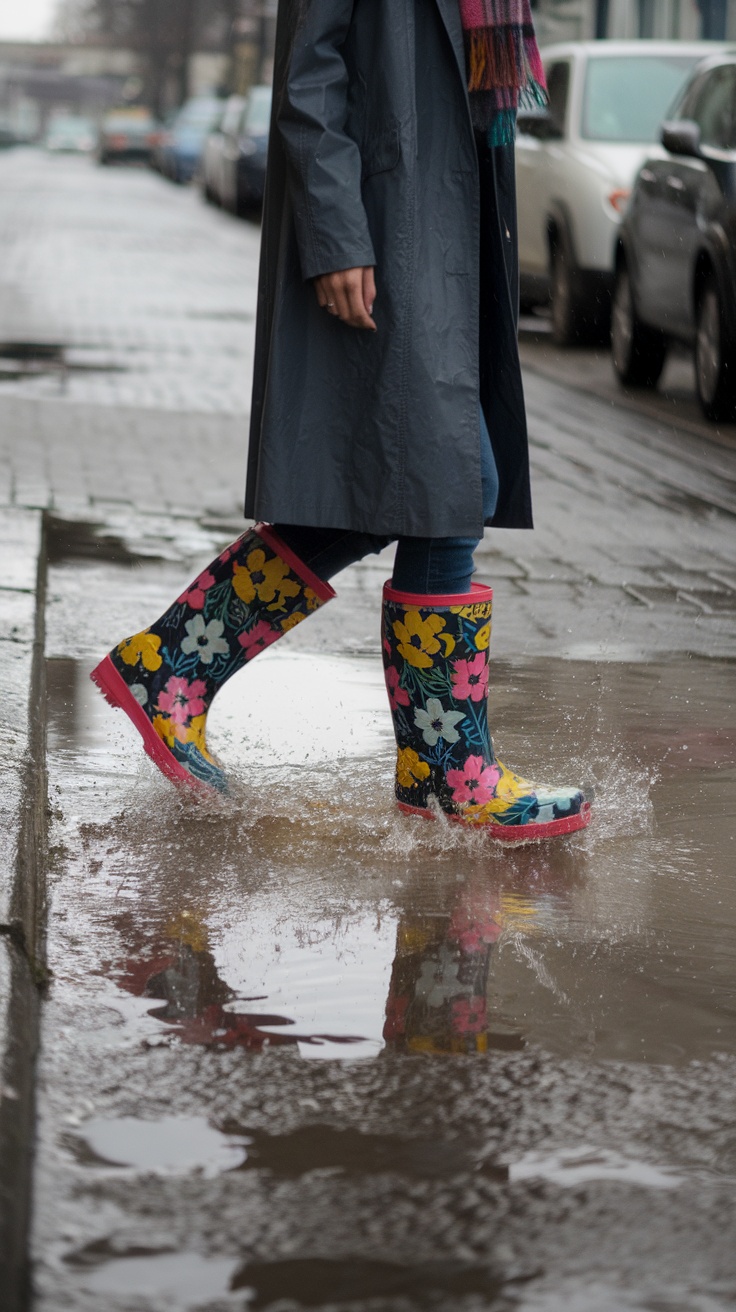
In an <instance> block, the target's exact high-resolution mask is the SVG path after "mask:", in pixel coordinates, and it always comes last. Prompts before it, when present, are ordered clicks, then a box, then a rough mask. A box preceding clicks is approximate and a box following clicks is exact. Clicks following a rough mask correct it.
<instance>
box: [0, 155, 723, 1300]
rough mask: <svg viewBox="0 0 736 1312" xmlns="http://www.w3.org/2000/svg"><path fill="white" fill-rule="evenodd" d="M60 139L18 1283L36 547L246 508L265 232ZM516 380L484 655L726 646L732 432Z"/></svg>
mask: <svg viewBox="0 0 736 1312" xmlns="http://www.w3.org/2000/svg"><path fill="white" fill-rule="evenodd" d="M51 164H52V165H54V166H56V165H57V164H59V165H60V167H58V168H56V167H54V168H53V170H52V171H49V164H48V162H47V161H39V159H37V158H36V157H31V158H27V157H26V158H24V157H23V155H22V154H19V155H18V156H16V157H14V158H13V159H12V160H7V159H2V160H0V182H2V187H1V188H0V222H1V223H2V230H3V232H4V233H5V234H7V240H6V243H5V246H4V248H3V253H2V257H1V258H0V338H4V339H5V342H6V346H7V344H8V343H10V344H11V345H12V343H19V342H26V343H29V342H30V343H33V342H36V343H37V344H43V343H46V344H47V345H48V344H49V343H52V344H56V345H58V346H59V347H60V349H61V350H62V356H61V357H60V358H61V359H62V363H63V367H60V368H59V369H58V370H56V371H55V372H54V371H52V372H46V373H40V374H38V375H24V374H23V371H22V370H20V371H19V373H18V377H15V376H13V375H12V374H6V375H5V376H4V377H5V381H3V382H2V383H0V544H1V546H2V561H3V570H2V575H1V576H0V642H2V652H3V655H4V657H5V670H6V679H5V684H4V688H5V697H4V699H3V704H2V707H1V708H0V717H1V720H0V724H1V731H2V735H3V743H4V746H5V752H4V769H3V788H2V792H1V793H0V819H1V822H2V825H3V834H4V837H5V842H4V844H3V861H2V866H0V870H1V875H0V931H1V932H0V994H1V996H2V998H3V999H4V1006H3V1008H2V1011H1V1012H0V1041H1V1042H2V1050H1V1052H0V1055H1V1056H2V1080H1V1083H2V1090H1V1092H2V1101H1V1102H0V1159H1V1160H2V1161H3V1162H4V1163H5V1164H6V1178H5V1181H4V1183H3V1189H4V1193H3V1194H2V1195H1V1196H0V1201H1V1202H2V1210H3V1215H2V1220H1V1224H2V1227H3V1229H2V1231H1V1232H0V1252H2V1254H3V1260H4V1261H5V1262H6V1270H5V1271H3V1270H2V1269H1V1268H0V1287H2V1288H3V1289H5V1290H8V1289H11V1287H12V1283H13V1281H15V1282H16V1290H17V1288H18V1284H17V1282H18V1281H22V1278H23V1242H24V1230H25V1224H26V1219H27V1202H28V1193H27V1189H25V1187H24V1185H23V1182H24V1181H26V1182H27V1179H28V1171H27V1166H28V1152H29V1145H30V1141H31V1136H30V1127H31V1125H32V1117H33V1100H32V1075H33V1062H34V1056H35V1046H36V1042H37V1035H38V998H39V987H42V986H43V980H44V969H45V963H44V942H43V940H44V932H43V927H44V902H43V898H44V879H45V876H46V872H47V866H48V860H47V853H46V850H45V824H44V820H45V808H46V803H47V799H46V789H45V777H44V751H43V748H44V720H43V707H44V702H43V666H44V662H43V617H44V586H43V580H44V564H45V552H46V549H47V545H48V542H49V541H52V540H53V539H54V536H55V537H56V538H57V539H58V537H59V534H61V535H64V534H66V535H67V536H69V535H71V536H73V535H74V534H75V532H77V531H78V530H77V528H75V526H77V525H79V524H80V523H81V524H84V523H91V524H96V525H98V526H99V532H98V534H97V538H96V540H97V542H98V543H101V544H103V545H102V546H100V547H99V548H98V549H99V550H100V554H101V560H102V561H103V562H104V560H105V559H106V558H109V556H108V557H106V555H105V552H106V551H107V552H108V553H109V552H110V551H112V550H113V548H114V547H115V544H116V543H118V544H122V545H123V547H127V548H129V549H130V550H134V551H136V552H138V553H142V554H144V555H145V554H149V555H157V556H159V557H160V556H161V555H163V556H168V557H170V559H171V560H172V561H175V562H176V563H177V570H179V571H180V572H181V575H182V576H183V577H186V575H187V574H188V573H189V572H194V570H195V569H197V568H199V567H200V566H201V565H202V564H204V563H205V562H206V560H207V558H208V553H209V552H210V551H211V549H212V543H213V542H214V541H226V540H228V539H229V538H231V537H233V536H235V535H236V534H237V533H238V532H239V531H240V528H241V525H242V519H241V514H240V506H241V503H242V490H243V482H244V470H245V454H246V430H247V418H246V404H247V379H248V376H249V361H250V355H251V352H252V327H253V300H254V291H255V276H256V263H257V234H256V233H255V232H254V231H253V230H252V229H250V228H248V227H247V226H246V225H239V224H236V223H235V222H234V221H233V220H231V219H229V218H228V216H225V215H222V214H219V213H213V212H211V211H209V210H207V209H205V208H204V207H203V206H201V205H200V204H199V202H198V199H197V197H196V196H195V195H193V194H192V193H191V192H188V193H182V192H181V191H177V190H175V189H173V188H170V187H167V186H166V184H164V183H162V182H161V180H160V179H157V178H154V177H152V176H150V175H148V174H145V173H135V172H130V171H127V172H126V171H121V172H120V173H109V172H108V173H105V174H104V175H103V174H101V173H98V172H95V171H94V170H93V169H91V168H89V167H88V166H87V165H86V164H83V165H80V164H79V162H78V161H74V162H72V163H71V164H70V163H69V162H66V163H65V162H64V161H52V162H51ZM526 385H527V398H528V408H529V421H530V436H531V445H532V464H533V474H534V489H535V506H536V516H537V529H536V532H535V533H533V534H522V533H519V534H516V533H504V532H494V531H490V532H489V533H488V534H487V535H486V540H485V542H484V544H483V546H482V548H481V550H480V552H479V570H480V573H481V575H482V576H483V577H487V578H489V579H491V580H492V581H493V583H494V587H495V589H496V619H497V628H496V633H495V634H494V652H495V654H496V655H497V656H500V657H505V658H508V657H514V656H525V655H531V654H534V653H539V652H543V653H544V654H545V656H549V657H552V656H558V657H564V658H567V659H573V660H591V659H593V660H596V661H621V660H637V661H645V660H647V659H648V658H650V657H651V656H652V655H653V654H657V653H666V654H667V655H668V656H671V655H672V654H673V653H687V654H690V655H700V656H707V657H720V658H728V659H732V658H733V657H734V656H735V655H736V558H735V554H734V533H733V527H734V513H735V512H736V470H735V469H734V465H733V458H732V455H731V453H730V452H729V451H727V450H724V448H723V447H720V446H718V445H717V444H716V443H710V442H708V441H707V439H701V438H697V437H694V436H693V435H692V434H690V433H682V432H679V431H678V430H677V429H676V428H673V427H672V425H663V424H662V423H661V422H660V421H659V420H657V419H656V418H652V417H651V416H642V415H640V414H637V413H636V412H634V411H631V410H627V411H621V410H616V409H614V408H613V407H612V406H611V405H610V404H609V403H608V402H606V401H602V400H599V399H596V398H595V397H593V396H590V395H585V394H583V393H581V392H578V391H576V390H574V389H571V388H570V387H563V386H561V385H560V384H559V383H557V382H555V381H552V380H550V379H549V378H543V377H541V376H539V375H535V374H533V373H528V374H527V379H526ZM105 542H107V544H108V545H107V547H105V546H104V543H105ZM80 549H81V548H80ZM85 549H86V548H85ZM94 549H95V548H94V547H93V548H92V550H94ZM115 549H117V548H115ZM389 571H390V552H388V553H385V555H384V557H382V558H381V559H378V560H376V559H371V560H369V561H367V562H365V564H363V565H362V566H360V567H357V568H355V569H353V570H350V571H347V572H346V574H345V575H344V576H343V577H342V579H341V583H340V594H341V597H342V600H343V604H342V605H336V606H334V607H330V608H328V610H327V612H326V615H325V622H324V624H323V625H322V626H321V629H320V633H321V639H320V640H321V643H322V644H323V647H324V649H330V648H333V649H334V648H340V649H341V650H343V651H345V650H347V651H355V652H358V651H366V650H370V651H374V650H375V647H376V643H377V636H376V630H377V615H378V595H379V588H380V582H381V581H382V579H383V578H385V577H386V575H387V574H388V572H389ZM39 578H40V580H41V588H40V591H39V590H38V581H39ZM115 636H116V635H114V634H113V635H111V637H110V640H111V641H112V639H113V638H114V637H115ZM307 641H309V642H311V641H312V639H311V637H310V638H309V639H307V638H306V637H305V636H303V635H302V634H300V632H298V631H297V633H295V635H294V637H293V642H294V643H295V644H296V646H297V648H298V647H299V646H300V644H301V643H303V642H307ZM8 1168H10V1170H12V1172H13V1175H14V1177H15V1184H14V1189H13V1191H12V1192H11V1191H10V1189H9V1185H8ZM19 1182H20V1183H19ZM19 1300H20V1295H19V1297H18V1300H16V1301H19Z"/></svg>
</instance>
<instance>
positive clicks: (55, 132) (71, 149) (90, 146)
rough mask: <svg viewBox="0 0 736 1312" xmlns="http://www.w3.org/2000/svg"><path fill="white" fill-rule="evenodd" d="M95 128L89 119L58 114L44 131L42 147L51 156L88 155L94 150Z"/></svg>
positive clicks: (95, 140)
mask: <svg viewBox="0 0 736 1312" xmlns="http://www.w3.org/2000/svg"><path fill="white" fill-rule="evenodd" d="M96 142H97V128H96V127H95V124H94V123H93V122H92V120H91V119H89V118H82V117H81V116H79V115H74V114H59V115H57V116H56V117H54V118H52V120H51V122H50V123H49V125H48V128H47V129H46V136H45V137H44V146H45V147H46V149H47V150H49V151H51V152H52V153H53V154H75V155H88V154H91V152H92V151H93V150H94V148H95V144H96Z"/></svg>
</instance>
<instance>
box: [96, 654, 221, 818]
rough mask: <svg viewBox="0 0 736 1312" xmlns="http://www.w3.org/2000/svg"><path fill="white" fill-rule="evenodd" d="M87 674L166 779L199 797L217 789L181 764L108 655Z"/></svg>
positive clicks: (208, 794) (210, 793)
mask: <svg viewBox="0 0 736 1312" xmlns="http://www.w3.org/2000/svg"><path fill="white" fill-rule="evenodd" d="M89 677H90V679H91V680H92V682H93V683H94V684H96V685H97V687H98V688H99V690H100V692H101V693H102V696H103V697H104V698H105V701H106V702H109V704H110V706H114V707H115V709H116V710H119V711H124V712H125V714H126V715H127V717H128V719H129V720H130V722H131V724H133V725H135V728H136V729H137V730H138V732H139V734H140V735H141V738H142V739H143V747H144V750H145V752H146V754H147V755H148V756H149V757H150V759H151V760H152V761H153V764H154V765H155V766H157V768H158V769H159V770H160V771H161V773H162V774H164V775H166V778H167V779H170V780H171V781H172V783H175V784H184V785H186V786H187V787H188V788H189V789H191V790H192V791H194V792H195V793H197V794H198V795H199V796H200V797H202V796H210V795H212V794H213V793H215V792H216V791H217V789H215V788H213V787H211V786H210V785H208V784H206V783H204V782H203V780H201V779H195V777H194V775H192V774H190V773H189V771H188V770H187V769H185V767H184V766H183V765H180V764H179V762H178V761H177V759H176V757H175V756H172V754H171V752H170V751H169V750H168V748H167V747H166V744H165V743H164V742H162V740H161V739H160V738H159V736H158V734H157V733H156V730H155V729H154V727H153V725H152V724H151V721H150V720H149V718H148V716H147V715H146V713H145V711H144V710H143V707H142V706H141V705H140V703H139V702H137V701H136V699H135V697H134V696H133V694H132V692H131V691H130V689H129V688H128V685H127V683H126V682H125V680H124V679H121V677H120V675H119V674H118V672H117V670H116V669H115V666H114V665H113V663H112V661H111V660H110V657H109V656H105V657H103V659H102V660H101V661H100V663H99V665H97V666H96V667H95V669H94V670H93V671H92V673H91V674H90V676H89Z"/></svg>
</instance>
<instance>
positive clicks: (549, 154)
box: [516, 40, 726, 345]
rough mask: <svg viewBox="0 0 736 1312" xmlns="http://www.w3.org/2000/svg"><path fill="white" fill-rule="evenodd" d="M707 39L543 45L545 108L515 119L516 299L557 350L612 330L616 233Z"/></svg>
mask: <svg viewBox="0 0 736 1312" xmlns="http://www.w3.org/2000/svg"><path fill="white" fill-rule="evenodd" d="M724 48H726V47H725V46H724V45H723V44H722V43H716V42H713V41H695V42H685V41H641V40H639V41H572V42H569V43H566V44H564V45H555V46H548V47H547V48H546V49H545V50H543V51H542V57H543V60H544V66H545V70H546V73H547V84H548V88H549V108H547V109H543V110H534V111H532V112H526V111H523V112H521V113H520V114H519V120H518V135H517V140H516V185H517V191H518V201H519V261H520V270H521V303H522V306H524V307H526V308H528V307H530V306H532V305H535V304H543V303H546V302H548V301H551V308H552V333H553V336H554V339H555V341H557V342H558V343H559V344H560V345H569V344H570V343H571V342H573V341H580V340H583V339H585V338H586V337H588V336H592V335H594V334H600V333H601V332H602V331H603V332H607V330H608V325H609V320H610V307H611V289H612V285H613V263H614V249H615V245H616V234H617V230H618V225H619V223H620V221H621V218H622V215H623V212H624V210H625V208H626V205H627V203H628V199H629V194H630V192H631V187H632V184H633V181H634V177H635V176H636V173H637V172H638V170H639V168H640V166H641V164H643V162H644V160H645V158H646V157H647V155H648V154H649V153H650V147H651V145H652V143H653V142H656V141H658V139H659V125H660V123H661V121H662V120H663V119H665V118H666V117H667V110H668V108H669V106H670V104H671V103H672V101H673V100H674V99H675V96H676V95H677V94H678V92H679V91H680V89H681V87H682V86H683V84H684V83H685V81H686V79H687V77H688V75H689V73H690V72H691V70H692V69H693V68H694V66H695V65H696V64H697V62H698V61H699V60H700V59H702V58H704V56H705V55H708V54H712V53H713V52H714V51H716V50H719V49H724Z"/></svg>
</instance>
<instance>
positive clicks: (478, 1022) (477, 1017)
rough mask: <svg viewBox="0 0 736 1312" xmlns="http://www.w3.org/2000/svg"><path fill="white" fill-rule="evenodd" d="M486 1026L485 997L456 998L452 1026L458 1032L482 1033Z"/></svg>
mask: <svg viewBox="0 0 736 1312" xmlns="http://www.w3.org/2000/svg"><path fill="white" fill-rule="evenodd" d="M485 1026H486V1000H485V998H455V1001H454V1002H453V1004H452V1028H453V1030H454V1032H455V1033H456V1034H480V1033H481V1032H482V1031H483V1030H484V1029H485Z"/></svg>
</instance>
